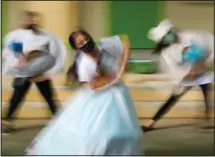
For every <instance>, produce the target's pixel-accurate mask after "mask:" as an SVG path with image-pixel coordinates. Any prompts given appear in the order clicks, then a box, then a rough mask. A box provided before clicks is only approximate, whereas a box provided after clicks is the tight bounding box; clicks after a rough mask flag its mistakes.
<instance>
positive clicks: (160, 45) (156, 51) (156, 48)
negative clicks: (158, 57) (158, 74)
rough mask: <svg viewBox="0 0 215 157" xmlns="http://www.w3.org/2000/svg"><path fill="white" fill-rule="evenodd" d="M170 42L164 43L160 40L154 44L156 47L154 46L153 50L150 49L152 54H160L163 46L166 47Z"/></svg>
mask: <svg viewBox="0 0 215 157" xmlns="http://www.w3.org/2000/svg"><path fill="white" fill-rule="evenodd" d="M169 45H170V44H164V43H162V42H160V43H158V44H157V45H156V47H155V48H154V50H153V51H152V54H160V53H161V51H162V50H163V49H164V48H167V47H168V46H169Z"/></svg>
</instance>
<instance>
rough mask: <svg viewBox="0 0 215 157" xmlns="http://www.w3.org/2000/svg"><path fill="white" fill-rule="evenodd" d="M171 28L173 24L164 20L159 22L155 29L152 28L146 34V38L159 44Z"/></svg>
mask: <svg viewBox="0 0 215 157" xmlns="http://www.w3.org/2000/svg"><path fill="white" fill-rule="evenodd" d="M172 28H173V24H172V23H171V22H170V21H169V20H168V19H165V20H163V21H161V22H160V23H159V24H158V26H157V27H153V28H151V29H150V30H149V32H148V38H149V39H150V40H152V41H154V42H156V43H159V42H160V41H161V39H162V38H163V37H164V36H165V35H166V34H167V33H168V32H169V31H170V30H171V29H172Z"/></svg>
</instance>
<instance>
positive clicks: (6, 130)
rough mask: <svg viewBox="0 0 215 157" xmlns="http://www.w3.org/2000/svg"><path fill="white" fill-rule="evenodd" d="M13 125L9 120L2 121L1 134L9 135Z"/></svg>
mask: <svg viewBox="0 0 215 157" xmlns="http://www.w3.org/2000/svg"><path fill="white" fill-rule="evenodd" d="M13 130H14V129H13V126H12V123H11V122H8V121H7V122H3V125H2V135H9V134H10V133H11V132H12V131H13Z"/></svg>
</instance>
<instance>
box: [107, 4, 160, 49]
mask: <svg viewBox="0 0 215 157" xmlns="http://www.w3.org/2000/svg"><path fill="white" fill-rule="evenodd" d="M163 3H164V2H159V1H111V4H110V9H111V11H110V13H111V19H110V21H111V22H110V23H111V24H110V25H111V34H112V35H115V34H121V33H126V34H128V35H129V37H130V40H131V47H132V48H139V49H151V48H153V47H154V43H153V42H152V41H150V40H149V39H148V38H147V32H148V30H149V29H150V28H151V27H154V26H155V25H156V24H157V23H158V22H159V21H160V19H161V18H162V17H163V10H164V9H163Z"/></svg>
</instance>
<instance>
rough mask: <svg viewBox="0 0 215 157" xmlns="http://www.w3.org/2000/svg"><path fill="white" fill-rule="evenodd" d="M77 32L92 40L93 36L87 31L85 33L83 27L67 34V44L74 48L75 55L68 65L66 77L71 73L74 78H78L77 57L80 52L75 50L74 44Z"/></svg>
mask: <svg viewBox="0 0 215 157" xmlns="http://www.w3.org/2000/svg"><path fill="white" fill-rule="evenodd" d="M77 34H82V35H84V36H86V37H87V38H88V39H89V40H92V41H93V38H92V37H91V35H90V34H89V33H87V32H86V31H85V30H83V29H78V30H76V31H74V32H72V33H71V34H70V36H69V44H70V46H71V47H72V48H73V49H74V50H76V55H75V59H74V61H73V63H72V65H71V66H70V68H69V70H68V72H67V77H70V76H71V75H72V76H73V77H74V79H75V80H78V73H77V58H78V57H79V55H80V53H79V52H78V51H77V50H78V49H77V47H76V45H75V36H76V35H77Z"/></svg>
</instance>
